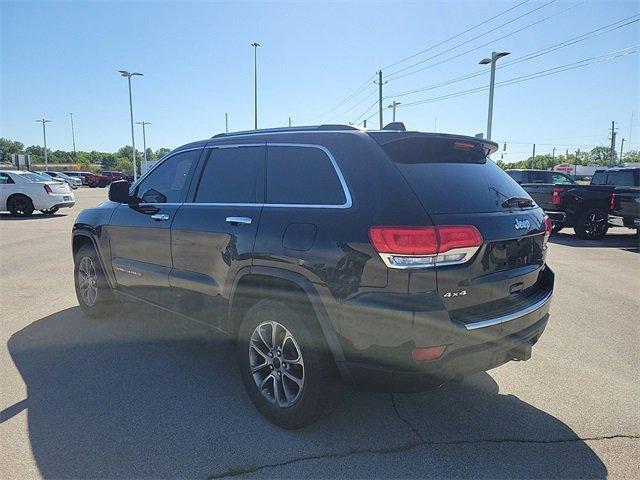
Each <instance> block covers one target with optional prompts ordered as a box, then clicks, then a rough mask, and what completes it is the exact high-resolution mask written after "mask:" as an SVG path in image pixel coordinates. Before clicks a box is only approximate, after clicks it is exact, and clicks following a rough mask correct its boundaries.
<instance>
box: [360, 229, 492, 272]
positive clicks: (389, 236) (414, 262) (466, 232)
mask: <svg viewBox="0 0 640 480" xmlns="http://www.w3.org/2000/svg"><path fill="white" fill-rule="evenodd" d="M369 239H370V240H371V244H372V245H373V248H375V250H376V251H377V252H378V254H379V255H380V257H381V258H382V260H383V261H384V262H385V263H386V264H387V266H388V267H391V268H426V267H433V266H436V265H453V264H458V263H464V262H466V261H467V260H469V259H470V258H471V257H472V256H473V255H474V254H475V253H476V251H477V250H478V249H479V248H480V245H482V235H480V232H479V231H478V229H477V228H476V227H473V226H466V225H465V226H462V225H454V226H442V227H371V228H370V229H369Z"/></svg>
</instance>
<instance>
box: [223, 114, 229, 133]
mask: <svg viewBox="0 0 640 480" xmlns="http://www.w3.org/2000/svg"><path fill="white" fill-rule="evenodd" d="M224 133H229V114H228V113H225V114H224Z"/></svg>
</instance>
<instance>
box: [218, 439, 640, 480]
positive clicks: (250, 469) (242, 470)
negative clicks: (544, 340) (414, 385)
mask: <svg viewBox="0 0 640 480" xmlns="http://www.w3.org/2000/svg"><path fill="white" fill-rule="evenodd" d="M620 438H624V439H631V440H640V435H638V434H635V435H626V434H622V435H600V436H596V437H574V438H557V439H550V440H543V439H537V440H536V439H527V438H490V439H478V440H451V441H444V442H438V441H425V440H421V441H419V442H410V443H407V444H404V445H399V446H397V447H388V448H352V449H349V450H347V451H346V452H342V453H325V454H318V455H308V456H303V457H297V458H291V459H289V460H285V461H283V462H275V463H266V464H263V465H251V466H247V467H239V468H230V469H229V470H226V471H224V472H221V473H214V474H213V475H210V476H209V477H207V480H214V479H218V478H226V477H236V476H239V475H246V474H249V473H255V472H258V471H260V470H264V469H267V468H276V467H284V466H287V465H291V464H294V463H300V462H306V461H309V460H322V459H330V458H347V457H351V456H354V455H363V454H371V453H374V454H375V453H379V454H385V453H403V452H407V451H409V450H412V449H414V448H417V447H422V446H435V447H439V446H457V445H474V444H475V445H479V444H482V443H498V444H500V443H531V444H557V443H572V442H593V441H599V440H615V439H620Z"/></svg>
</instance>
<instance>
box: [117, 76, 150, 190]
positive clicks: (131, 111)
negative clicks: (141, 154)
mask: <svg viewBox="0 0 640 480" xmlns="http://www.w3.org/2000/svg"><path fill="white" fill-rule="evenodd" d="M118 71H119V72H120V75H122V76H123V77H127V80H128V81H129V114H130V116H131V147H133V152H132V153H131V156H132V161H133V181H134V182H136V181H137V180H138V169H137V168H136V138H135V135H134V133H133V100H132V98H131V77H135V76H140V77H141V76H143V75H144V74H143V73H138V72H127V71H126V70H118Z"/></svg>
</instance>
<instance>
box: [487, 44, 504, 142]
mask: <svg viewBox="0 0 640 480" xmlns="http://www.w3.org/2000/svg"><path fill="white" fill-rule="evenodd" d="M509 53H510V52H491V58H483V59H482V60H480V65H486V64H488V63H489V64H491V81H490V82H489V112H488V114H487V140H491V122H492V121H493V90H494V88H495V84H496V62H497V61H498V59H500V58H502V57H506V56H507V55H509Z"/></svg>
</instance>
